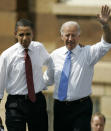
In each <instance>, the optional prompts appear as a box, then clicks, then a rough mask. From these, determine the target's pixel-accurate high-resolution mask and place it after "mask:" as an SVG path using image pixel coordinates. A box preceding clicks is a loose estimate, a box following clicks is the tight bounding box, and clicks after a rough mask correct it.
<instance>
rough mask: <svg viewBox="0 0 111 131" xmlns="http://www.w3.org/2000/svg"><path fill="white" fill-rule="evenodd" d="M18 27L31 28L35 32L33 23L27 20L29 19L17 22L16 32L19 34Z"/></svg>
mask: <svg viewBox="0 0 111 131" xmlns="http://www.w3.org/2000/svg"><path fill="white" fill-rule="evenodd" d="M18 26H29V27H31V29H32V30H33V24H32V22H31V21H30V20H27V19H20V20H19V21H17V23H16V25H15V32H17V28H18Z"/></svg>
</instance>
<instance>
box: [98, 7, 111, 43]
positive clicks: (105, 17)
mask: <svg viewBox="0 0 111 131" xmlns="http://www.w3.org/2000/svg"><path fill="white" fill-rule="evenodd" d="M110 12H111V10H110V8H109V6H107V5H105V6H102V8H101V13H100V14H98V15H97V19H98V21H99V22H100V23H101V25H102V28H103V38H104V40H105V41H106V42H108V43H111V29H110V26H109V23H108V22H109V18H110Z"/></svg>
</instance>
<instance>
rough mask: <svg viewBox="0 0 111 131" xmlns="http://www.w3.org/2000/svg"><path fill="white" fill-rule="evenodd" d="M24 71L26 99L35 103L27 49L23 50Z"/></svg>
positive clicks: (30, 64)
mask: <svg viewBox="0 0 111 131" xmlns="http://www.w3.org/2000/svg"><path fill="white" fill-rule="evenodd" d="M24 59H25V71H26V81H27V88H28V97H29V99H30V100H31V101H32V102H35V101H36V96H35V91H34V83H33V74H32V63H31V60H30V56H29V55H28V49H25V58H24Z"/></svg>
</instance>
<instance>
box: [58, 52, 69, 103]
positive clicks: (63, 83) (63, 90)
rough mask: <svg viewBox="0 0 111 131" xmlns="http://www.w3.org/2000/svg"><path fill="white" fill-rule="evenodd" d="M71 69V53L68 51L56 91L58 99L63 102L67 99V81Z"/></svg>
mask: <svg viewBox="0 0 111 131" xmlns="http://www.w3.org/2000/svg"><path fill="white" fill-rule="evenodd" d="M70 67H71V51H68V54H67V56H66V59H65V62H64V67H63V70H62V73H61V78H60V84H59V89H58V98H59V100H61V101H63V100H65V99H66V97H67V88H68V80H69V74H70Z"/></svg>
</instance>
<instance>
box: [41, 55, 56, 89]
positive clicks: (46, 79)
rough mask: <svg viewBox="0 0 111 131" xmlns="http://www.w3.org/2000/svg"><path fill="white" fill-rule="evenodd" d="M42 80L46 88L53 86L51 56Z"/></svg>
mask: <svg viewBox="0 0 111 131" xmlns="http://www.w3.org/2000/svg"><path fill="white" fill-rule="evenodd" d="M43 78H44V82H45V85H46V86H51V85H53V84H54V67H53V60H52V58H51V56H50V57H49V59H48V69H47V71H45V72H44V75H43Z"/></svg>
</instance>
